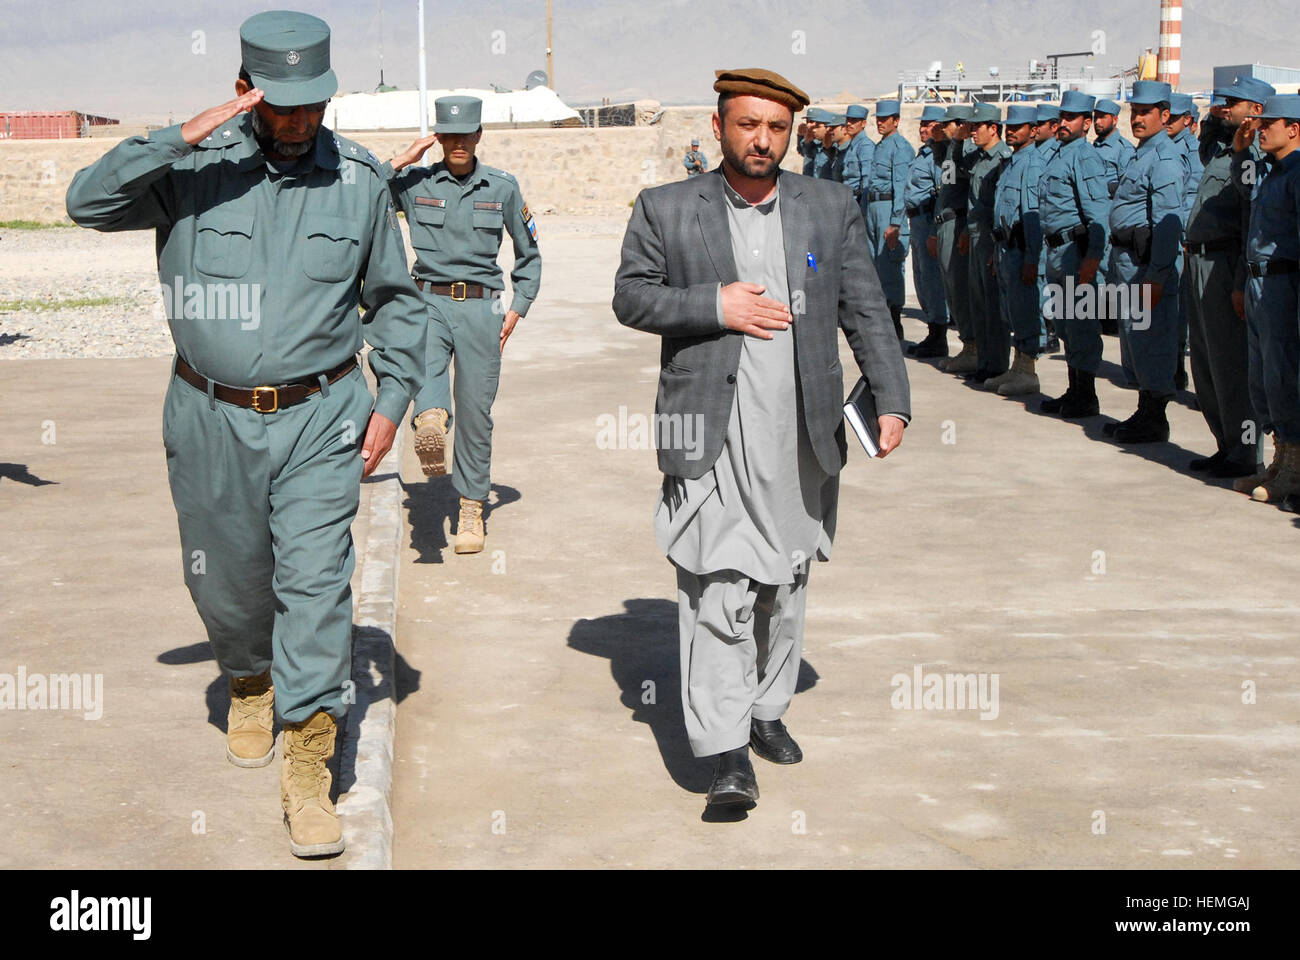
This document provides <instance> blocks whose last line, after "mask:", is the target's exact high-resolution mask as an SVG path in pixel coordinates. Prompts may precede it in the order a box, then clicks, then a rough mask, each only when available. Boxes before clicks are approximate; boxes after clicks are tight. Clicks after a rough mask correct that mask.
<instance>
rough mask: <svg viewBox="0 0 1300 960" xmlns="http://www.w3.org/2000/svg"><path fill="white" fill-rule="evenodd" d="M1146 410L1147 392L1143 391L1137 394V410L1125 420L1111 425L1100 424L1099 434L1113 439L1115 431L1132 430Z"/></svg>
mask: <svg viewBox="0 0 1300 960" xmlns="http://www.w3.org/2000/svg"><path fill="white" fill-rule="evenodd" d="M1146 409H1147V392H1146V391H1145V390H1141V391H1139V392H1138V405H1137V409H1136V410H1134V411H1133V414H1132V415H1131V416H1130V417H1129V418H1128V419H1127V420H1116V421H1114V422H1113V423H1104V424H1102V426H1101V432H1102V433H1104V434H1105V435H1106V436H1108V437H1113V436H1115V431H1117V430H1118V429H1119V428H1120V427H1125V428H1127V429H1132V428H1133V427H1135V426H1137V425H1138V424H1139V423H1140V422H1141V421H1142V418H1143V416H1144V415H1145V414H1146Z"/></svg>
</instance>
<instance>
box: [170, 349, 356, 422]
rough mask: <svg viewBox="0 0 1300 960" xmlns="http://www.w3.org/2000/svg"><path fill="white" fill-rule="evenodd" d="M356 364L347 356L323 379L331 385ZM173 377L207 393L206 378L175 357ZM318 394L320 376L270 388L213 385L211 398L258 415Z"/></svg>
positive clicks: (293, 404)
mask: <svg viewBox="0 0 1300 960" xmlns="http://www.w3.org/2000/svg"><path fill="white" fill-rule="evenodd" d="M356 365H357V358H356V357H348V359H347V360H345V361H344V362H343V363H341V364H339V365H338V366H337V367H335V368H334V369H333V370H327V371H325V374H324V376H325V379H326V381H328V382H329V383H334V382H335V381H337V380H339V379H340V378H341V377H344V376H346V375H347V374H349V373H351V372H352V368H353V367H355V366H356ZM176 375H177V376H178V377H180V378H181V379H182V380H184V381H185V382H186V383H188V384H189V385H190V386H191V387H193V388H194V389H196V390H202V391H203V392H204V393H207V392H208V382H209V381H208V378H207V377H205V376H203V374H201V373H199V372H198V371H197V370H195V369H194V368H193V367H191V366H190V365H189V364H188V363H186V362H185V360H184V359H183V358H181V357H179V356H178V357H177V358H176ZM319 391H320V375H319V374H318V375H316V376H314V377H304V378H303V379H302V380H294V381H291V382H289V383H280V384H276V385H275V386H273V387H228V386H226V385H225V384H224V383H216V382H215V381H213V383H212V395H213V396H214V397H216V398H217V399H218V400H220V401H221V402H222V403H231V404H234V405H235V406H237V407H247V408H248V409H250V410H256V411H257V412H258V413H275V412H276V411H277V410H282V409H284V408H285V407H292V406H296V405H297V404H299V403H302V402H303V401H304V400H306V399H307V398H308V397H310V396H311V395H312V394H313V393H318V392H319Z"/></svg>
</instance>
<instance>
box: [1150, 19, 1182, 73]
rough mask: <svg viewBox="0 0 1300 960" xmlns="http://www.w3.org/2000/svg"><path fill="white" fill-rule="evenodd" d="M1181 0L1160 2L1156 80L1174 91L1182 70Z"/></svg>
mask: <svg viewBox="0 0 1300 960" xmlns="http://www.w3.org/2000/svg"><path fill="white" fill-rule="evenodd" d="M1182 60H1183V0H1160V56H1159V58H1158V59H1157V61H1156V79H1157V80H1161V81H1163V82H1165V83H1167V84H1169V86H1171V87H1173V88H1174V89H1175V90H1177V89H1178V75H1179V74H1180V73H1182V69H1183V64H1182Z"/></svg>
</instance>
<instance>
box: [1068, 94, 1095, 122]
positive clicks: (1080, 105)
mask: <svg viewBox="0 0 1300 960" xmlns="http://www.w3.org/2000/svg"><path fill="white" fill-rule="evenodd" d="M1096 105H1097V98H1096V97H1090V96H1088V94H1086V93H1082V92H1081V91H1079V90H1066V91H1065V93H1064V94H1062V95H1061V108H1060V109H1061V113H1086V114H1087V115H1088V116H1090V117H1091V116H1092V108H1093V107H1095V106H1096Z"/></svg>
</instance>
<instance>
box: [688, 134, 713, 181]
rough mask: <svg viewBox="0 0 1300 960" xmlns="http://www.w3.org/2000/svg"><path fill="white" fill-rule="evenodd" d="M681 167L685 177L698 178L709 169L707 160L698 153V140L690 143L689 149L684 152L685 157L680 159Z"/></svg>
mask: <svg viewBox="0 0 1300 960" xmlns="http://www.w3.org/2000/svg"><path fill="white" fill-rule="evenodd" d="M682 166H684V167H685V168H686V176H687V177H688V178H689V177H698V176H699V175H700V174H701V173H704V172H705V171H707V170H708V169H709V158H708V157H706V156H705V155H704V154H703V153H702V152H701V151H700V141H699V140H698V139H695V140H692V141H691V149H689V150H687V151H686V156H685V157H684V158H683V159H682Z"/></svg>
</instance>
